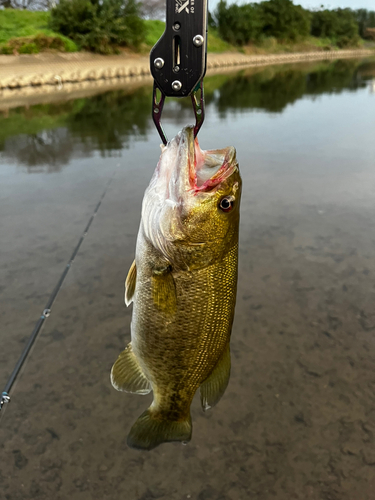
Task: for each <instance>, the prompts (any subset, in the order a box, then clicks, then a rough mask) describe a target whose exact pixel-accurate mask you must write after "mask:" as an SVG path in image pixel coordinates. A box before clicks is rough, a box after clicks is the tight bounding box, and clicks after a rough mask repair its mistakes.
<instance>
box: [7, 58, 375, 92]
mask: <svg viewBox="0 0 375 500" xmlns="http://www.w3.org/2000/svg"><path fill="white" fill-rule="evenodd" d="M372 55H375V51H373V50H358V49H357V50H337V51H319V52H318V51H317V52H303V53H290V54H271V55H244V54H240V53H224V54H208V61H207V66H208V73H210V72H213V71H215V70H216V71H222V70H223V69H224V68H231V67H242V66H259V65H267V64H285V63H295V62H302V61H313V60H327V59H330V60H332V59H341V58H349V57H358V58H361V57H369V56H372ZM140 78H142V79H143V78H151V77H150V70H149V58H148V57H147V56H136V55H134V54H127V55H126V56H99V55H93V54H89V53H75V54H63V53H60V54H38V55H29V56H26V55H25V56H0V99H2V98H3V99H4V98H9V97H11V96H12V95H13V96H15V94H17V95H18V96H21V95H22V96H25V95H28V96H32V95H36V94H37V95H39V96H40V95H41V94H44V93H49V94H51V93H56V92H57V93H58V92H61V91H62V90H64V92H69V91H74V90H79V89H81V90H82V89H83V88H86V91H87V90H88V88H89V87H90V86H93V87H96V88H97V86H98V85H99V86H102V85H103V86H107V85H108V84H110V86H117V85H118V84H124V82H125V81H129V83H130V81H131V80H133V82H134V80H139V79H140Z"/></svg>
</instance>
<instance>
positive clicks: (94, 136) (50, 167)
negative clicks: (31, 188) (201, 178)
mask: <svg viewBox="0 0 375 500" xmlns="http://www.w3.org/2000/svg"><path fill="white" fill-rule="evenodd" d="M374 75H375V62H374V61H368V62H360V61H353V60H346V61H345V60H344V61H336V62H333V63H331V62H319V63H314V64H304V65H301V64H300V65H295V66H290V65H289V66H274V67H268V68H261V69H259V68H250V69H247V70H242V71H240V72H238V73H234V74H227V75H217V76H211V77H207V78H206V80H205V88H206V105H207V114H209V113H210V108H211V110H212V108H214V109H216V110H217V111H218V112H219V115H220V117H221V118H225V117H226V116H227V113H228V112H236V111H244V110H264V111H267V112H269V113H280V112H282V111H283V110H284V109H285V107H286V106H288V105H289V104H293V103H294V102H296V101H297V100H299V99H301V98H306V97H316V96H318V95H321V94H327V93H328V94H329V93H340V92H343V91H344V90H346V91H353V92H355V91H356V90H358V89H360V88H363V87H364V86H366V85H367V84H368V82H371V80H372V79H373V78H374ZM150 103H151V88H150V86H149V85H147V86H145V87H143V88H140V89H138V90H136V91H134V92H132V93H129V92H128V91H127V90H126V89H124V90H116V91H112V92H106V93H104V94H99V95H96V96H94V97H89V98H83V99H77V100H73V101H68V102H65V103H61V104H46V105H37V106H31V107H29V108H18V109H15V110H11V111H9V112H8V114H7V116H6V117H1V116H0V155H1V156H2V157H3V158H4V159H6V160H8V161H15V162H17V163H20V164H22V165H25V166H27V168H28V171H29V172H38V171H40V170H41V169H42V170H43V171H48V172H56V171H58V170H59V169H61V167H62V166H63V165H66V164H67V163H69V161H70V159H71V158H77V157H82V156H84V157H88V156H90V155H92V154H93V152H94V151H95V150H96V151H99V152H100V153H101V155H102V156H103V157H106V156H116V155H121V150H122V149H124V148H127V147H128V146H129V144H130V142H131V141H134V140H139V139H142V140H146V139H147V135H148V131H149V130H150V129H152V132H153V133H154V129H153V124H152V121H151V118H150ZM190 106H191V105H190V100H189V99H186V100H175V101H171V100H169V102H168V103H167V105H166V107H165V111H164V115H163V117H164V118H165V119H167V120H170V121H172V122H173V121H174V122H176V123H180V122H181V119H186V121H191V109H190Z"/></svg>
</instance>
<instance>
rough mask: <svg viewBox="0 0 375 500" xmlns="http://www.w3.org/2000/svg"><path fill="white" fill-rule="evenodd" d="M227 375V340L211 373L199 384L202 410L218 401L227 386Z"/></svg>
mask: <svg viewBox="0 0 375 500" xmlns="http://www.w3.org/2000/svg"><path fill="white" fill-rule="evenodd" d="M229 377H230V348H229V342H228V345H227V347H226V348H225V350H224V352H223V354H222V355H221V357H220V359H219V361H218V362H217V364H216V366H215V368H214V369H213V371H212V372H211V375H210V376H209V377H208V378H207V379H206V380H205V381H204V382H203V384H202V385H201V386H200V393H201V404H202V408H203V410H204V411H206V410H209V409H210V408H212V407H213V406H215V405H216V403H218V402H219V400H220V398H221V397H222V395H223V394H224V392H225V389H226V388H227V385H228V382H229Z"/></svg>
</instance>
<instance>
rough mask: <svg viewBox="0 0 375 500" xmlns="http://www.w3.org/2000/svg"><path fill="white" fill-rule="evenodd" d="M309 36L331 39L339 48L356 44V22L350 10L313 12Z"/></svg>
mask: <svg viewBox="0 0 375 500" xmlns="http://www.w3.org/2000/svg"><path fill="white" fill-rule="evenodd" d="M311 34H312V35H313V36H316V37H323V38H332V39H333V40H335V41H336V43H337V45H338V46H339V47H345V46H348V45H353V44H355V43H357V42H358V40H359V36H358V22H357V21H356V18H355V13H354V11H352V10H350V9H335V10H328V9H324V10H319V11H316V12H313V15H312V22H311Z"/></svg>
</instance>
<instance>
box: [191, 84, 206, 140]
mask: <svg viewBox="0 0 375 500" xmlns="http://www.w3.org/2000/svg"><path fill="white" fill-rule="evenodd" d="M198 90H200V99H199V102H198V99H197V95H196V94H197V92H198ZM191 102H192V103H193V109H194V114H195V127H194V138H195V137H197V135H198V132H199V129H200V128H201V126H202V124H203V122H204V93H203V80H201V81H200V82H199V84H198V85H197V86H196V88H195V89H194V92H193V93H192V94H191Z"/></svg>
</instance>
